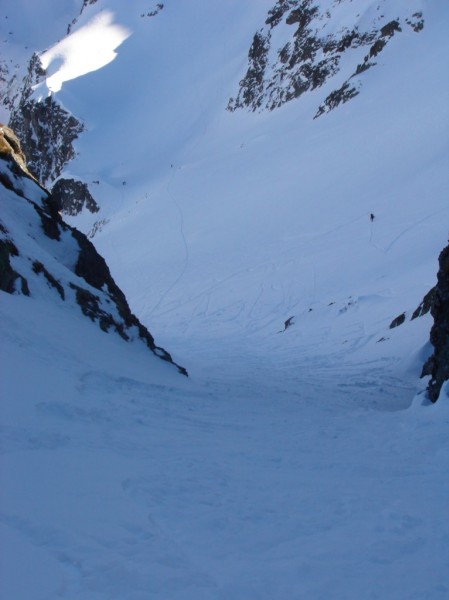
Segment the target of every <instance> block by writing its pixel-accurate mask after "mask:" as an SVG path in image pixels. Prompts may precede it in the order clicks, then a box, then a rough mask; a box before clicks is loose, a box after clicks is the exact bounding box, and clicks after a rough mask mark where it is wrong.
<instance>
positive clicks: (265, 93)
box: [228, 0, 424, 118]
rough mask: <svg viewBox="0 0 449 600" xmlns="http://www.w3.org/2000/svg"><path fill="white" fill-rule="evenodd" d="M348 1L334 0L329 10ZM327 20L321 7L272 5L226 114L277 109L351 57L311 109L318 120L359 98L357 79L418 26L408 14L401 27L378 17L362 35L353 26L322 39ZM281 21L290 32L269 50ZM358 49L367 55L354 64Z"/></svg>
mask: <svg viewBox="0 0 449 600" xmlns="http://www.w3.org/2000/svg"><path fill="white" fill-rule="evenodd" d="M351 1H352V0H336V2H335V3H334V7H336V6H338V4H341V3H342V2H351ZM379 9H380V7H379ZM332 18H333V15H332V12H331V10H325V9H324V8H322V6H321V5H320V3H319V2H317V0H278V1H277V2H276V4H275V5H274V6H273V8H272V9H271V10H270V11H269V12H268V16H267V18H266V21H265V25H264V26H263V27H262V28H261V29H259V31H257V32H256V34H255V35H254V38H253V42H252V44H251V47H250V50H249V53H248V70H247V72H246V75H245V76H244V77H243V79H242V80H241V81H240V85H239V91H238V94H237V96H236V97H235V98H231V99H230V101H229V103H228V110H230V111H234V110H237V109H239V108H249V109H250V110H252V111H256V110H263V109H268V110H273V109H275V108H277V107H280V106H282V105H283V104H285V103H286V102H289V101H290V100H293V99H294V98H298V97H299V96H301V95H302V94H304V93H305V92H307V91H312V90H315V89H318V88H320V87H321V86H323V85H324V84H325V83H327V81H328V80H330V79H331V78H332V77H334V76H335V75H336V74H337V73H338V72H339V70H340V62H341V61H342V58H343V55H344V56H345V57H346V56H351V62H352V63H353V72H352V74H351V76H350V77H349V78H348V79H346V80H345V81H341V80H340V81H339V82H338V80H336V81H337V83H336V88H335V89H334V90H333V91H331V92H330V93H328V95H327V96H326V97H325V98H324V100H323V101H322V103H321V104H320V105H319V106H318V108H317V112H316V114H315V118H316V117H319V116H320V115H322V114H324V113H326V112H329V111H330V110H333V109H334V108H336V107H337V106H339V105H340V104H342V103H345V102H347V101H348V100H351V98H354V97H355V96H357V95H358V94H359V92H360V85H361V84H360V81H358V76H359V75H360V74H361V73H363V72H364V71H367V70H368V69H369V68H371V67H373V66H374V65H375V64H376V62H375V60H374V59H375V58H376V57H377V56H378V55H379V54H380V53H381V52H382V51H383V50H384V48H385V47H386V45H387V43H388V41H389V40H390V39H391V38H392V37H393V36H394V35H395V34H397V33H400V32H401V31H402V30H403V28H404V27H410V28H411V29H412V30H413V31H416V32H419V31H421V30H422V28H423V27H424V20H423V18H422V13H414V14H413V15H411V16H410V17H409V18H407V19H405V20H404V23H401V22H400V21H399V19H394V20H392V21H389V22H387V23H385V22H383V23H382V15H380V16H379V17H378V19H376V20H373V22H372V24H371V26H370V27H369V28H367V29H365V30H362V29H360V27H359V26H358V24H357V23H354V25H353V26H352V27H350V28H348V27H344V28H342V29H340V30H339V31H338V32H337V33H332V34H326V24H327V23H328V22H330V21H332ZM281 22H283V23H284V24H285V25H287V26H288V27H287V32H288V31H290V33H284V34H283V37H284V42H283V43H282V45H281V46H279V47H273V42H272V39H273V37H274V33H275V29H276V28H277V27H279V25H280V24H281ZM362 46H366V47H367V50H366V54H365V56H364V58H363V60H362V62H360V59H357V58H355V57H356V56H359V54H358V53H355V52H353V50H356V49H357V48H360V47H362ZM352 55H354V58H352Z"/></svg>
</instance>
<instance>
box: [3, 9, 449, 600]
mask: <svg viewBox="0 0 449 600" xmlns="http://www.w3.org/2000/svg"><path fill="white" fill-rule="evenodd" d="M332 4H334V3H331V2H329V6H331V5H332ZM343 4H344V5H346V10H344V11H343ZM368 4H369V5H370V6H373V7H374V5H376V6H377V4H378V3H369V2H364V3H363V7H364V8H366V6H368ZM43 5H45V6H47V5H48V6H51V3H50V2H44V3H43ZM272 5H273V1H272V0H263V1H259V0H251V1H249V2H244V3H242V2H240V0H238V1H237V0H227V1H226V2H221V1H218V0H214V1H212V2H211V1H210V0H207V1H206V0H195V1H193V2H189V3H187V2H170V1H167V2H165V3H164V8H163V10H161V11H160V12H159V13H158V14H157V15H156V16H154V17H147V16H144V17H141V14H145V15H146V14H147V13H148V12H151V11H153V10H154V9H155V7H156V4H155V3H151V2H150V3H148V2H143V1H140V0H139V1H137V0H136V2H135V5H134V4H133V5H132V6H131V4H128V3H126V7H125V8H124V5H123V2H119V1H118V0H110V1H107V0H99V1H98V2H97V3H95V4H93V5H91V6H88V7H87V8H86V9H85V10H84V11H83V14H82V15H81V17H80V18H79V20H78V22H77V23H76V24H75V25H74V27H73V29H72V31H73V32H74V33H73V35H75V33H76V32H77V31H81V30H82V28H83V27H84V26H85V25H86V24H87V23H88V22H90V20H92V19H94V18H96V17H97V15H99V14H101V11H104V10H109V11H110V12H111V14H113V15H114V23H115V24H117V25H118V26H119V27H122V28H124V29H126V30H127V31H130V32H131V35H130V36H129V38H128V39H127V40H126V41H125V42H124V43H123V44H122V45H121V46H119V47H118V48H117V49H116V52H117V57H116V58H115V60H113V61H112V62H110V63H108V64H107V65H105V66H104V67H103V68H101V69H99V70H97V71H95V72H92V73H89V74H88V75H84V76H80V77H78V78H76V79H72V80H67V81H65V82H64V84H63V86H62V88H61V90H60V92H59V93H58V94H57V98H58V99H59V100H60V101H61V102H62V103H63V104H64V106H65V107H66V108H67V109H68V110H71V111H72V112H73V114H75V115H76V116H77V117H79V118H82V119H83V120H84V121H85V124H86V127H87V129H86V132H85V133H83V135H82V136H80V138H79V139H78V141H77V151H78V152H79V154H78V156H77V158H76V159H75V160H74V161H73V162H72V163H71V164H70V165H69V169H70V172H71V174H73V175H76V176H77V177H80V178H83V179H84V180H85V181H86V182H87V183H89V185H90V189H91V191H92V193H93V195H94V196H95V199H96V200H97V201H98V202H99V204H100V205H101V211H100V213H98V214H96V215H92V214H90V213H87V212H86V213H83V214H82V215H80V216H79V217H77V218H75V219H71V221H70V222H71V223H72V224H74V225H75V226H77V227H79V228H81V229H83V230H84V231H86V232H88V231H90V230H91V229H92V228H93V227H94V228H95V230H96V234H95V237H94V238H93V241H94V242H95V244H96V246H97V247H98V249H99V251H100V252H101V253H102V254H103V255H104V256H105V257H106V258H107V260H108V263H109V265H110V267H111V272H112V275H113V276H114V278H115V279H116V281H117V283H118V284H119V285H120V287H121V288H122V289H123V290H124V291H125V292H126V293H127V296H128V299H129V302H130V306H131V309H132V310H133V311H134V312H136V314H137V315H138V316H139V318H140V319H141V320H142V322H144V324H145V325H147V326H148V327H149V329H150V330H151V332H152V333H153V334H154V336H155V338H156V339H157V340H158V341H160V343H161V344H162V345H163V346H164V347H167V348H168V349H169V350H170V352H172V353H173V355H174V358H175V359H176V360H177V361H179V362H180V363H181V364H183V365H185V366H186V368H187V369H188V371H189V374H190V378H189V379H188V380H186V379H185V378H183V377H181V376H178V375H176V374H174V373H171V369H170V368H169V366H168V365H164V364H162V365H157V364H153V363H155V362H156V361H154V360H149V359H148V356H147V353H146V352H145V350H144V349H143V348H142V349H141V350H140V349H139V348H138V347H135V348H130V347H129V346H127V345H126V344H125V343H124V342H122V341H121V340H119V339H117V340H116V339H114V337H113V336H108V335H106V334H104V333H102V332H100V331H97V330H96V329H95V328H94V327H92V326H91V325H90V323H89V322H87V320H85V319H84V320H83V318H82V317H80V318H76V317H75V316H70V314H69V312H68V311H67V310H63V309H61V308H60V307H59V308H58V307H57V306H56V304H55V305H54V306H53V305H51V304H49V303H46V302H43V301H40V300H37V299H33V298H30V299H28V298H18V297H10V296H6V295H4V294H1V297H0V306H1V313H2V319H1V322H0V328H1V339H2V342H1V358H0V360H1V365H2V378H1V382H0V386H1V390H0V391H1V397H2V399H3V400H2V404H3V407H2V423H3V429H2V432H3V434H2V439H3V445H2V454H1V458H0V460H1V465H0V466H1V484H2V485H1V490H0V494H1V496H0V498H1V499H0V523H1V532H0V539H1V542H0V543H1V567H0V569H1V575H2V576H1V577H0V582H1V583H0V591H1V595H2V597H3V596H4V597H5V598H11V599H14V600H30V598H33V600H49V599H50V598H51V599H54V598H62V599H65V600H80V599H82V600H149V599H151V600H152V599H158V600H159V599H160V600H190V599H192V600H206V599H207V600H248V599H251V600H252V599H254V600H284V599H292V600H303V599H307V600H309V599H311V600H318V599H320V600H321V599H322V600H341V599H344V600H360V599H363V600H364V599H367V600H374V599H376V598H381V599H386V600H440V599H441V600H443V599H444V600H445V599H446V598H447V597H448V596H449V520H448V518H447V514H448V500H449V482H448V478H447V473H448V470H449V435H448V426H449V408H448V407H449V396H448V392H449V390H448V387H447V386H446V387H445V388H444V390H443V392H442V397H441V399H440V401H439V402H438V403H437V404H436V405H434V406H429V405H427V404H426V402H425V399H424V395H423V393H422V392H423V390H424V388H425V385H426V382H425V381H420V380H419V373H420V370H421V367H422V364H423V362H424V361H425V359H426V358H427V356H428V355H429V354H430V352H431V348H429V345H428V342H427V340H428V335H429V330H430V326H431V318H430V316H429V315H427V316H425V317H422V318H419V319H416V320H414V321H410V320H409V318H410V316H411V314H412V312H413V310H414V309H415V308H416V307H417V305H418V304H419V303H420V301H421V300H422V297H423V295H424V294H425V293H426V292H427V291H428V290H429V289H430V287H431V286H433V285H434V283H435V277H436V271H437V257H438V253H439V252H440V250H441V249H442V248H443V246H445V245H446V244H447V233H448V222H449V204H448V202H447V189H448V183H449V182H448V172H449V169H448V168H447V167H448V164H449V163H448V161H449V152H448V139H449V135H448V133H449V132H448V123H449V116H448V107H449V90H448V81H447V77H445V73H446V70H447V65H446V57H447V55H448V51H449V49H448V36H447V30H448V23H449V5H448V4H447V3H445V2H440V1H438V0H423V1H422V2H421V3H420V5H421V7H422V10H423V18H424V20H425V26H424V29H423V30H422V31H421V32H419V33H415V32H413V31H412V30H411V29H410V28H407V31H404V32H402V33H400V34H398V35H395V36H394V38H393V39H392V40H390V42H389V44H388V46H387V48H386V49H385V50H384V51H383V52H382V55H380V56H379V64H378V65H377V66H376V68H375V69H370V70H369V71H367V72H366V73H363V74H362V75H361V78H362V84H363V85H362V89H361V93H360V94H359V95H358V96H357V97H356V98H355V99H353V100H352V101H351V102H348V103H347V104H345V105H344V106H342V107H339V108H338V109H337V110H335V111H333V112H331V113H329V114H327V115H324V116H323V117H320V119H317V120H313V116H314V114H315V112H316V106H317V105H318V104H319V103H320V102H321V101H322V100H323V99H324V98H325V97H326V95H327V93H328V92H329V91H330V90H329V89H326V90H321V91H320V90H315V91H314V92H311V93H310V94H306V95H304V96H303V97H302V98H301V99H300V100H299V101H298V102H294V101H292V102H290V103H289V104H288V105H285V106H284V107H282V108H281V109H280V110H278V111H274V112H273V113H260V114H253V113H246V112H244V111H239V112H235V113H233V114H230V113H228V112H226V111H225V107H226V105H227V102H228V100H229V98H230V97H231V96H233V95H235V94H236V91H237V89H238V82H239V80H240V79H241V78H242V77H243V76H244V74H245V72H246V67H247V51H248V48H249V46H250V44H251V41H252V38H253V35H254V33H255V32H256V31H257V30H258V28H260V27H261V26H262V25H263V23H264V20H265V16H266V13H267V11H268V9H269V8H271V6H272ZM394 6H398V7H399V6H400V7H401V10H400V13H398V14H402V12H403V3H402V2H399V1H398V2H393V1H392V2H391V3H390V4H389V8H388V10H389V11H391V12H392V15H393V17H394ZM416 6H417V3H415V2H414V3H413V9H415V7H416ZM339 10H340V11H342V12H344V16H345V23H346V22H349V20H350V19H349V17H348V13H350V12H351V11H357V10H358V9H357V2H352V3H351V2H345V3H341V4H339ZM78 13H79V10H78ZM78 13H77V12H75V13H74V16H77V14H78ZM393 17H392V18H393ZM335 27H338V24H335ZM56 41H57V39H54V40H52V41H48V42H47V41H46V42H45V43H46V44H47V46H46V47H50V46H54V44H55V43H56ZM38 49H39V48H38ZM44 49H45V48H43V47H42V48H40V50H44ZM97 181H98V182H99V183H93V182H97ZM371 213H374V215H375V219H374V221H372V222H371V221H370V214H371ZM402 312H405V313H406V317H407V319H406V322H405V323H404V325H402V326H401V327H398V328H396V329H391V330H390V329H389V324H390V322H391V321H392V319H393V318H394V317H396V316H397V315H399V314H401V313H402ZM291 316H294V319H293V324H292V325H291V327H289V328H288V329H287V330H285V331H282V330H283V329H284V322H285V321H286V320H287V319H288V318H289V317H291ZM84 321H86V322H84ZM68 340H70V344H69V343H68Z"/></svg>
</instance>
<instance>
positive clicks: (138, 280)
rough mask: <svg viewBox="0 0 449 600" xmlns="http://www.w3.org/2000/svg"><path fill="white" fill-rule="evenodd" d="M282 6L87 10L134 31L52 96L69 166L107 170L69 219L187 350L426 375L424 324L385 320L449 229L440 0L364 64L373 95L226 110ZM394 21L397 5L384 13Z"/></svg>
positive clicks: (425, 271)
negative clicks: (292, 320) (69, 128)
mask: <svg viewBox="0 0 449 600" xmlns="http://www.w3.org/2000/svg"><path fill="white" fill-rule="evenodd" d="M237 4H238V6H237ZM333 5H335V3H332V2H329V3H328V8H330V9H331V10H332V6H333ZM365 5H366V6H365ZM368 5H369V6H368ZM418 5H419V6H418ZM271 6H272V3H271V2H267V3H246V4H245V7H244V8H242V7H241V6H240V3H233V2H230V3H225V4H224V3H208V2H195V3H193V5H189V6H187V5H184V4H182V5H176V4H170V3H169V4H167V5H166V6H164V9H163V10H161V11H160V12H159V13H158V14H157V15H156V16H155V17H151V18H146V17H145V18H143V17H141V16H140V14H138V13H137V11H135V12H132V11H126V14H124V11H123V10H120V7H119V5H118V4H117V3H113V2H112V3H105V2H99V3H96V4H95V5H93V6H91V7H90V8H89V9H86V11H85V12H84V13H83V18H84V19H85V21H86V22H88V20H89V19H91V18H94V15H95V14H96V12H98V11H101V10H104V9H106V8H108V10H111V11H112V13H113V14H114V19H115V22H116V23H118V24H120V25H121V26H123V27H125V28H127V29H128V30H129V31H131V32H132V33H131V35H130V37H129V38H128V39H127V40H126V41H125V42H124V43H123V45H122V46H121V47H120V48H119V49H118V56H117V58H116V60H115V61H113V62H111V63H110V64H108V65H107V66H106V67H105V68H104V69H102V70H100V71H98V72H96V73H95V74H90V75H86V76H84V77H80V78H79V79H76V80H73V81H67V82H66V83H64V84H63V87H62V90H61V92H60V93H59V94H58V95H57V97H58V98H60V99H61V101H62V102H63V103H64V105H65V106H67V107H70V109H71V110H72V111H73V112H74V113H75V114H76V115H77V116H79V117H82V118H83V119H84V120H85V123H86V125H87V132H86V133H84V134H83V135H82V136H81V137H80V139H79V141H78V142H77V150H78V151H79V156H78V158H77V159H76V160H75V161H73V162H72V163H70V165H69V169H70V173H75V174H76V175H77V176H81V177H83V178H84V180H85V181H87V182H89V183H91V182H92V181H94V180H95V181H99V184H92V183H91V190H92V192H93V193H94V195H95V198H96V200H97V201H98V202H99V204H100V206H101V211H100V213H99V214H96V215H91V214H90V213H88V212H86V213H85V214H82V215H81V216H80V217H77V218H76V219H74V220H73V223H76V224H77V226H79V227H82V228H83V229H85V230H86V231H89V230H90V229H91V227H92V226H93V225H94V223H95V222H96V225H95V226H94V230H96V229H99V230H101V231H99V232H98V233H97V235H96V236H95V242H96V244H97V245H98V247H99V248H100V249H101V250H102V252H103V253H105V254H106V256H107V257H108V259H109V260H110V261H111V265H112V268H113V272H114V273H115V274H116V275H117V277H118V279H119V281H120V282H121V284H122V285H123V286H124V287H125V289H126V290H127V292H128V293H129V294H130V297H131V298H132V299H133V302H134V303H135V306H136V309H137V311H138V313H139V315H141V316H142V318H143V319H144V320H147V321H148V322H152V321H154V323H155V326H156V327H157V328H159V331H160V332H161V334H163V336H168V339H169V340H170V342H169V343H170V344H174V345H175V348H176V349H177V350H178V351H179V352H182V348H183V347H192V345H195V344H197V343H198V346H201V344H203V342H204V343H206V344H209V343H214V345H217V346H218V347H219V348H220V349H221V351H223V352H226V348H227V347H232V351H231V354H234V352H235V346H238V347H240V348H242V349H243V348H244V354H245V355H252V354H257V353H259V352H260V353H261V354H263V355H265V356H270V357H271V358H270V360H271V359H273V362H274V363H275V364H276V363H278V364H279V365H281V364H285V360H286V359H285V357H286V356H288V357H289V359H291V364H294V365H295V366H296V368H301V367H302V369H304V360H306V361H310V363H311V364H312V365H318V364H321V363H323V362H324V364H326V365H327V364H335V356H338V363H339V365H341V364H343V365H346V364H348V365H350V364H353V363H354V364H359V362H360V361H361V360H362V357H363V360H364V361H365V360H366V361H368V360H370V361H378V364H379V365H383V363H384V362H386V363H387V367H386V369H387V372H386V373H384V374H385V376H387V373H389V374H390V375H391V376H392V377H399V378H403V377H405V371H406V370H407V369H408V368H409V367H410V368H411V369H413V370H414V374H413V376H412V379H411V380H408V381H409V384H407V385H411V386H416V377H417V375H418V374H419V371H420V368H419V366H418V362H417V363H415V362H413V360H414V356H415V355H416V354H417V353H419V352H420V349H421V348H422V347H423V345H424V344H425V343H426V340H427V332H428V328H429V322H428V321H427V322H423V323H421V324H415V325H413V326H407V327H408V328H409V332H408V333H407V332H405V331H403V330H401V329H398V330H395V331H394V332H390V331H389V329H388V326H389V324H390V322H391V321H392V319H393V318H394V317H396V316H397V315H398V314H401V313H402V312H404V311H406V312H407V313H408V314H409V315H410V314H411V312H412V311H413V310H414V308H415V307H416V306H417V304H418V303H419V302H420V301H421V298H422V296H423V295H424V293H425V292H426V291H427V290H428V289H429V288H430V287H431V286H432V285H433V284H434V281H435V273H436V270H437V261H436V258H437V256H438V253H439V251H440V250H441V248H442V247H443V246H444V245H445V242H446V237H447V215H448V205H447V198H446V189H447V183H448V181H447V169H446V167H447V161H448V158H447V123H448V120H447V118H446V117H447V106H448V103H447V100H448V89H447V81H446V79H445V78H444V77H443V76H442V73H443V72H444V65H443V61H444V56H445V53H446V49H447V42H446V37H447V36H446V24H447V22H448V8H447V7H446V6H445V5H441V3H435V2H421V3H414V4H413V7H409V8H410V10H411V11H416V10H418V8H420V9H421V10H422V12H423V18H424V28H423V29H422V31H420V32H419V33H417V32H415V31H413V30H412V28H410V27H407V28H406V29H404V31H402V32H401V33H398V34H397V35H395V36H393V37H392V38H391V39H390V40H389V43H388V45H387V46H386V47H385V48H384V50H383V51H382V53H381V54H379V56H378V57H376V60H377V62H378V64H377V65H376V67H375V68H371V69H369V70H368V71H366V72H364V73H361V74H360V75H359V78H360V80H361V83H362V88H361V93H360V94H359V95H358V96H357V97H356V98H354V99H353V100H351V101H350V102H349V103H347V104H344V105H343V106H340V107H338V108H337V109H336V110H335V111H333V112H331V113H329V114H326V115H324V116H322V117H320V118H319V119H316V120H314V119H313V117H314V116H315V114H316V108H317V106H318V105H319V103H320V102H321V101H322V100H323V99H324V98H325V97H326V95H327V94H328V92H329V91H330V90H331V89H332V88H333V86H335V85H336V86H337V87H338V85H340V83H338V85H337V84H335V82H333V80H332V79H331V80H330V82H329V84H327V87H326V86H325V88H324V89H321V88H318V89H315V90H313V91H311V92H308V93H307V94H304V95H302V96H301V98H300V99H299V100H296V101H291V102H290V103H288V104H286V105H285V106H283V107H282V108H281V109H278V110H277V111H274V112H272V113H263V112H262V113H247V112H244V111H236V112H234V113H229V112H227V111H225V110H224V109H225V106H226V104H227V100H228V98H229V97H230V96H231V95H232V94H234V93H235V91H236V89H237V86H238V81H239V78H241V76H242V75H243V74H244V73H245V60H246V51H247V48H248V47H249V44H250V42H251V39H252V36H253V33H254V29H255V28H256V27H257V24H258V23H263V22H264V20H265V16H266V14H267V11H268V8H270V7H271ZM326 6H327V5H326ZM342 6H345V8H346V11H345V12H344V13H343V14H344V21H343V22H344V24H345V26H346V27H348V26H349V25H350V24H351V22H352V21H353V22H354V23H357V22H358V21H360V20H361V21H363V18H361V17H360V14H359V10H358V9H359V8H360V6H359V7H358V8H356V7H355V6H352V5H350V4H348V3H342V4H339V5H338V9H339V11H340V12H338V13H337V15H338V16H339V18H340V19H341V18H342V17H341V14H342ZM376 6H377V5H376ZM382 6H383V5H382ZM395 6H396V7H397V10H398V13H399V14H398V16H399V15H400V16H401V17H404V18H406V15H405V13H404V10H405V9H404V5H403V4H402V3H396V5H395ZM324 8H325V4H324V3H323V4H322V9H323V10H324ZM334 8H335V7H334ZM364 8H365V9H367V8H372V9H373V11H374V13H375V14H376V11H375V7H374V4H372V3H371V4H369V3H365V4H364ZM89 11H90V12H89ZM366 14H369V10H367V13H366ZM394 14H395V13H394V7H392V5H391V3H390V5H389V6H388V13H387V15H386V17H385V19H384V21H385V20H386V19H387V18H388V19H389V18H390V17H392V16H393V15H394ZM236 15H238V18H236ZM351 19H352V21H351ZM365 20H366V18H365ZM384 21H382V22H384ZM339 26H340V27H341V26H342V23H341V22H340V23H339V24H335V29H337V30H338V27H339ZM328 27H329V26H328ZM206 49H207V51H206ZM361 53H362V54H363V53H366V50H365V49H363V51H361ZM137 65H139V66H140V65H144V66H143V67H142V68H140V67H139V69H138V70H137V67H136V66H137ZM136 72H137V76H136ZM418 73H419V77H417V74H418ZM340 82H341V80H340ZM371 213H373V214H374V215H375V220H374V221H373V222H371V221H370V218H369V215H370V214H371ZM293 314H294V315H295V317H296V325H295V327H294V328H291V329H290V330H289V331H288V335H287V334H286V335H285V336H276V333H277V331H279V329H281V328H282V325H283V322H284V320H285V319H287V318H288V317H290V316H291V315H293ZM416 329H417V330H418V331H416ZM412 332H413V333H412ZM410 337H411V338H412V339H415V340H416V342H414V343H412V345H411V346H410V343H409V338H410ZM218 339H220V343H218ZM224 340H226V341H224ZM379 340H382V341H381V342H380V341H379ZM410 353H411V355H412V356H411V359H412V362H411V363H408V364H407V358H408V357H410ZM304 355H306V358H304ZM276 356H277V359H276V358H275V357H276ZM192 360H195V359H194V357H192ZM398 361H399V363H400V365H399V364H398ZM403 361H405V363H404V362H403ZM348 368H349V366H348ZM312 370H313V366H312ZM381 370H382V369H381ZM339 372H340V373H344V370H343V371H342V370H339ZM309 377H310V378H311V380H312V381H313V380H315V379H316V377H317V376H316V375H314V374H313V373H310V375H309ZM342 377H343V379H344V380H346V378H347V376H346V374H345V375H343V376H342ZM410 398H411V395H410V391H406V392H405V394H404V396H403V398H402V400H401V402H402V403H405V404H407V403H409V402H410ZM388 402H389V400H387V399H385V403H386V404H388ZM393 405H394V401H392V406H393Z"/></svg>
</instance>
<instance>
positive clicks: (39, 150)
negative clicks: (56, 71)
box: [9, 54, 99, 216]
mask: <svg viewBox="0 0 449 600" xmlns="http://www.w3.org/2000/svg"><path fill="white" fill-rule="evenodd" d="M45 74H46V73H45V70H44V69H43V68H42V65H41V61H40V59H39V56H38V55H37V54H34V55H33V57H32V59H31V61H30V65H29V68H28V73H27V76H26V77H25V79H24V83H23V87H22V91H21V95H20V97H19V98H18V99H16V102H15V103H14V104H13V105H11V118H10V122H9V124H10V126H11V128H12V129H14V131H15V133H16V134H17V137H18V138H19V139H20V143H21V146H22V148H23V151H24V153H25V154H26V156H27V165H28V168H29V170H30V171H31V172H32V173H33V175H34V176H35V177H36V179H37V180H38V181H40V182H42V183H43V184H44V185H45V186H47V187H50V186H51V184H52V183H53V182H55V181H56V183H55V184H54V186H53V191H54V194H53V196H54V198H55V200H56V204H57V206H58V210H60V211H61V212H63V213H65V214H68V215H71V216H74V215H76V214H78V213H79V212H80V211H81V210H82V209H83V208H86V209H87V210H90V211H91V212H97V211H98V210H99V208H98V205H97V203H96V202H95V200H94V198H93V196H92V194H91V193H90V191H89V189H88V187H87V184H86V183H83V182H82V181H79V180H74V179H67V178H64V180H63V181H62V180H61V179H62V178H61V174H62V172H63V170H64V168H65V167H66V165H67V164H68V163H69V162H70V161H71V160H72V159H73V158H75V156H76V150H75V147H74V142H75V141H76V139H77V138H78V136H79V135H80V134H81V133H82V132H83V131H84V125H83V124H82V123H81V121H79V120H78V119H76V118H75V117H74V116H73V115H72V114H70V113H69V112H68V111H67V110H66V109H65V108H64V107H63V106H61V104H60V103H59V102H58V101H57V100H56V99H55V97H54V96H47V97H46V98H45V99H36V98H34V97H33V90H34V87H35V86H36V85H37V84H38V83H40V82H42V80H43V78H44V77H45ZM58 178H59V179H58ZM57 180H58V181H57Z"/></svg>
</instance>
